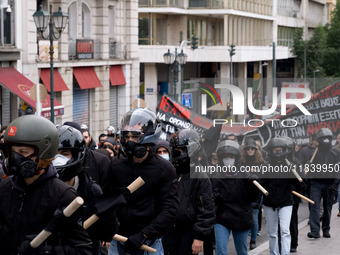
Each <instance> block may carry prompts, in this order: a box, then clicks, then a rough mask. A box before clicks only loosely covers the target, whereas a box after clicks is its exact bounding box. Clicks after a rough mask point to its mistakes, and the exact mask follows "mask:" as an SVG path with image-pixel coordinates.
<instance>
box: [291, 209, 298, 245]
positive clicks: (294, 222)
mask: <svg viewBox="0 0 340 255" xmlns="http://www.w3.org/2000/svg"><path fill="white" fill-rule="evenodd" d="M298 210H299V203H294V204H293V211H292V217H291V219H290V226H289V230H290V236H291V242H290V248H295V249H296V248H297V247H298V236H299V228H298V225H299V219H298Z"/></svg>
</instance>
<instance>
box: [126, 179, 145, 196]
mask: <svg viewBox="0 0 340 255" xmlns="http://www.w3.org/2000/svg"><path fill="white" fill-rule="evenodd" d="M144 184H145V182H144V180H143V179H142V178H141V177H138V178H137V179H136V180H134V181H133V182H132V183H131V184H130V185H129V186H127V189H128V190H130V192H131V193H133V192H135V191H136V190H137V189H139V188H140V187H141V186H143V185H144Z"/></svg>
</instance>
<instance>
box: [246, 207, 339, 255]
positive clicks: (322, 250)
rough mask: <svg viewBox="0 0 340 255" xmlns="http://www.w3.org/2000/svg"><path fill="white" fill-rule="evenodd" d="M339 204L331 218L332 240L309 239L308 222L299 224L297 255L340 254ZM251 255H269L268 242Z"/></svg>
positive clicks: (250, 252) (321, 238) (333, 210)
mask: <svg viewBox="0 0 340 255" xmlns="http://www.w3.org/2000/svg"><path fill="white" fill-rule="evenodd" d="M337 213H338V204H337V203H336V204H334V206H333V209H332V217H331V224H330V225H331V230H330V234H331V238H324V237H322V231H321V232H320V234H321V237H320V238H318V239H314V238H308V237H307V233H308V232H309V231H310V228H309V225H308V224H307V223H308V220H304V221H302V222H301V223H300V224H299V246H298V248H297V252H296V253H291V254H292V255H293V254H297V255H307V254H308V255H317V254H327V255H338V254H340V217H337ZM248 254H249V255H268V254H269V244H268V241H267V242H265V243H263V244H261V245H260V246H258V247H257V248H256V249H254V250H252V251H249V252H248Z"/></svg>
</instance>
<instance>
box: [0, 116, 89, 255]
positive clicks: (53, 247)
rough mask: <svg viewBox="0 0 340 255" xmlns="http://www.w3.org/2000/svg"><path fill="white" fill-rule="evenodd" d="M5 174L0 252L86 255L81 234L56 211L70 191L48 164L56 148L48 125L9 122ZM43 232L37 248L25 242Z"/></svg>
mask: <svg viewBox="0 0 340 255" xmlns="http://www.w3.org/2000/svg"><path fill="white" fill-rule="evenodd" d="M5 144H6V146H7V149H8V153H9V154H8V155H9V156H8V158H6V159H5V161H4V162H3V167H4V170H5V172H6V174H7V175H8V176H9V177H7V178H6V179H4V180H3V181H2V182H1V183H0V193H1V196H0V229H1V231H0V254H20V255H23V254H46V253H49V254H91V250H92V244H91V240H90V238H89V236H88V234H87V232H86V231H85V230H84V229H83V228H82V227H81V226H79V224H78V219H79V217H78V216H79V215H78V214H79V210H78V211H76V212H75V213H74V214H73V215H72V216H71V217H68V218H66V217H65V216H63V212H62V210H63V209H64V208H65V207H66V206H68V205H69V204H70V203H71V202H72V201H73V200H74V199H75V198H76V197H77V193H76V191H75V190H74V189H73V188H72V187H70V186H69V185H67V184H65V183H64V182H62V181H61V180H59V179H58V175H57V171H56V169H55V168H54V167H53V165H52V164H51V162H52V160H53V158H54V157H55V155H56V153H57V150H58V131H57V129H56V127H55V126H54V125H53V123H52V122H50V121H49V120H47V119H45V118H43V117H40V116H36V115H27V116H23V117H20V118H17V119H15V120H14V121H13V122H11V123H10V125H9V126H8V128H7V130H6V133H5ZM43 229H45V230H47V231H49V232H52V234H51V236H50V237H49V238H48V239H47V240H46V241H45V242H43V244H41V245H40V246H39V247H38V248H32V247H31V245H30V242H31V240H32V239H33V238H34V237H35V236H36V235H38V234H39V233H40V232H41V231H42V230H43Z"/></svg>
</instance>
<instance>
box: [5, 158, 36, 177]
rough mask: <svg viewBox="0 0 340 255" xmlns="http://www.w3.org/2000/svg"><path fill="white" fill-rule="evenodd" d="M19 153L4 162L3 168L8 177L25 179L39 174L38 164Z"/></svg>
mask: <svg viewBox="0 0 340 255" xmlns="http://www.w3.org/2000/svg"><path fill="white" fill-rule="evenodd" d="M29 157H30V156H28V157H24V156H22V155H20V154H19V153H17V152H12V155H11V156H10V157H8V158H6V159H5V160H4V161H3V167H4V170H5V172H6V174H7V175H17V176H21V177H23V178H29V177H33V176H34V175H35V174H36V173H37V171H38V170H37V163H36V162H34V161H33V160H32V159H30V158H29Z"/></svg>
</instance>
